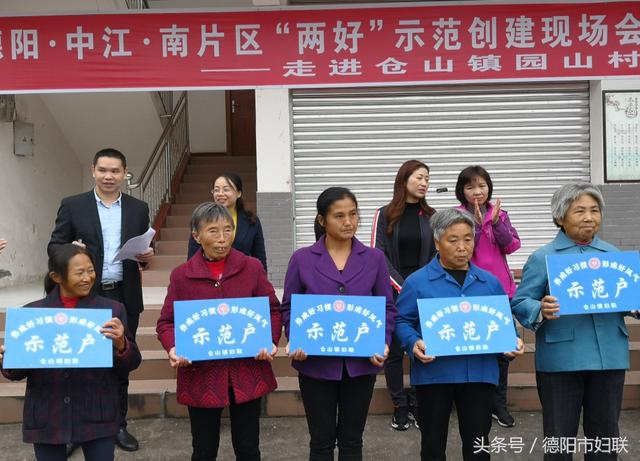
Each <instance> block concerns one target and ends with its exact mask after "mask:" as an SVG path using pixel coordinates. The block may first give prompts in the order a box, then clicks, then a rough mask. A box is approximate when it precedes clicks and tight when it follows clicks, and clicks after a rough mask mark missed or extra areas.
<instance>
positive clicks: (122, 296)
mask: <svg viewBox="0 0 640 461" xmlns="http://www.w3.org/2000/svg"><path fill="white" fill-rule="evenodd" d="M91 172H92V175H93V179H94V180H95V188H94V189H93V190H91V191H89V192H85V193H82V194H79V195H74V196H72V197H67V198H64V199H63V200H62V203H61V204H60V208H59V209H58V216H57V218H56V226H55V229H54V230H53V233H52V234H51V240H50V241H49V245H48V248H47V251H48V253H49V255H51V253H52V252H53V251H55V249H56V247H57V246H58V245H61V244H65V243H74V244H76V245H80V246H83V247H86V248H87V249H88V250H89V251H90V252H91V253H92V254H93V256H94V258H95V262H96V268H95V270H96V283H95V285H94V289H96V290H97V292H98V294H100V295H102V296H105V297H107V298H111V299H115V300H116V301H119V302H121V303H123V304H124V305H125V307H126V310H127V327H128V328H129V331H130V332H131V334H132V336H133V337H134V338H135V336H136V331H137V329H138V322H139V319H140V313H141V312H142V310H143V308H144V306H143V303H142V284H141V279H140V267H139V265H138V262H136V261H132V260H125V261H121V262H117V263H112V260H113V258H114V256H115V254H116V252H117V251H118V249H119V248H120V246H121V245H122V244H124V243H125V242H126V241H127V240H129V239H130V238H132V237H135V236H137V235H141V234H143V233H145V232H146V231H147V230H148V229H149V207H148V206H147V204H146V203H145V202H142V201H140V200H138V199H136V198H133V197H131V196H130V195H127V194H123V193H122V192H121V188H122V184H123V182H124V179H125V176H126V174H127V161H126V158H125V156H124V155H123V154H122V153H121V152H119V151H117V150H115V149H103V150H101V151H99V152H98V153H96V155H95V157H94V159H93V166H92V167H91ZM152 256H153V248H148V249H147V250H146V251H145V252H144V253H141V254H139V255H137V256H136V257H137V259H138V260H139V261H140V263H141V265H143V266H144V265H146V263H148V262H149V261H150V259H151V257H152ZM128 387H129V377H128V374H125V375H123V376H122V377H121V380H120V414H121V417H122V422H121V427H120V431H119V432H118V435H117V436H116V443H117V444H118V446H120V447H121V448H122V449H124V450H127V451H135V450H137V449H138V441H137V440H136V439H135V437H133V436H132V435H131V434H129V432H128V431H127V422H126V416H127V407H128Z"/></svg>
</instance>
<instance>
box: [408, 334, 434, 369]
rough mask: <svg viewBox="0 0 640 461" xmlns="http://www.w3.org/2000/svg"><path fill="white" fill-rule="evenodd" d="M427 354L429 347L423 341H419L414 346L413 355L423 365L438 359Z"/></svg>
mask: <svg viewBox="0 0 640 461" xmlns="http://www.w3.org/2000/svg"><path fill="white" fill-rule="evenodd" d="M426 352H427V346H426V345H425V343H424V341H423V340H421V339H419V340H417V341H416V343H415V344H414V345H413V355H415V356H416V358H417V359H418V360H420V361H421V362H422V363H429V362H433V361H434V360H435V359H436V358H435V357H434V356H433V355H427V354H426Z"/></svg>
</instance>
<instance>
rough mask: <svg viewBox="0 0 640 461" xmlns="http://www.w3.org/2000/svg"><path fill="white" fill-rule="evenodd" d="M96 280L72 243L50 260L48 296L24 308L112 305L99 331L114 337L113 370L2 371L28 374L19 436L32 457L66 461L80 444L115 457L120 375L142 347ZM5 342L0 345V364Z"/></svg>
mask: <svg viewBox="0 0 640 461" xmlns="http://www.w3.org/2000/svg"><path fill="white" fill-rule="evenodd" d="M95 279H96V273H95V270H94V265H93V259H92V256H91V254H90V253H89V252H87V250H85V249H84V248H81V247H79V246H77V245H73V244H71V243H68V244H65V245H61V246H60V247H59V248H58V249H57V250H56V251H55V252H54V253H53V254H52V255H51V257H50V258H49V274H48V275H47V278H46V280H45V290H46V292H47V297H46V298H44V299H41V300H39V301H35V302H33V303H30V304H27V305H26V306H25V307H27V308H28V307H56V308H66V309H73V308H78V309H80V308H83V309H110V310H111V311H112V315H113V318H112V319H111V320H109V321H108V322H106V323H105V324H104V325H103V326H102V329H101V333H102V334H103V335H104V336H105V337H107V338H109V339H111V340H112V341H113V367H112V368H75V369H70V368H54V369H38V370H24V369H15V370H5V369H3V370H2V374H3V375H4V376H5V377H6V378H7V379H10V380H13V381H17V380H20V379H24V378H27V390H26V394H25V399H24V415H23V422H22V437H23V440H24V441H25V442H27V443H33V447H34V451H35V455H36V460H38V461H55V460H66V459H67V444H68V443H73V444H78V445H80V446H82V450H83V452H84V457H85V459H86V460H87V461H106V460H113V457H114V453H113V452H114V446H115V440H114V436H115V435H116V434H117V433H118V430H119V429H120V416H119V415H120V412H119V405H120V397H119V396H118V373H121V372H130V371H133V370H135V369H136V368H137V367H138V365H140V361H141V360H142V358H141V356H140V351H139V350H138V347H137V346H136V343H135V341H134V340H133V337H132V336H131V334H130V333H129V331H128V330H127V328H126V320H125V319H126V318H127V316H126V313H125V310H124V306H123V305H122V304H120V303H119V302H116V301H113V300H111V299H107V298H103V297H101V296H96V295H95V294H93V293H92V292H91V289H92V287H93V283H94V282H95ZM3 352H4V346H0V365H1V364H2V355H3Z"/></svg>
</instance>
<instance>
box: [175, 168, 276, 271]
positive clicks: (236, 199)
mask: <svg viewBox="0 0 640 461" xmlns="http://www.w3.org/2000/svg"><path fill="white" fill-rule="evenodd" d="M211 195H212V196H213V201H214V202H216V203H219V204H220V205H224V206H225V207H226V208H227V209H228V210H229V212H230V213H231V216H232V217H233V221H234V224H235V236H234V239H233V243H232V247H233V248H235V249H236V250H238V251H240V252H242V253H244V254H246V255H247V256H253V257H254V258H258V259H259V260H260V262H261V263H262V267H264V270H265V271H266V270H267V253H266V251H265V248H264V235H263V234H262V225H261V224H260V220H259V219H258V217H257V216H256V215H255V214H254V213H252V212H251V211H249V210H247V209H246V208H245V207H244V200H243V199H242V179H240V176H239V175H237V174H236V173H224V174H222V175H220V176H218V177H217V178H216V180H215V181H214V182H213V189H211ZM199 249H200V245H198V242H196V241H195V240H194V238H193V236H191V237H189V251H188V255H187V259H191V257H192V256H193V255H194V254H195V253H196V251H198V250H199Z"/></svg>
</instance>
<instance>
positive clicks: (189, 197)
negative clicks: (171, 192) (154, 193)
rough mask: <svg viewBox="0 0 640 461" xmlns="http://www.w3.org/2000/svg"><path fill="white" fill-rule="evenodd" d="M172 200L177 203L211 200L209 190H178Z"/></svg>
mask: <svg viewBox="0 0 640 461" xmlns="http://www.w3.org/2000/svg"><path fill="white" fill-rule="evenodd" d="M174 200H175V203H177V204H182V203H195V204H199V203H203V202H210V201H211V194H210V193H209V192H201V193H197V192H189V193H184V192H179V193H178V194H176V197H175V199H174ZM194 208H195V207H194ZM192 211H193V210H192Z"/></svg>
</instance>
